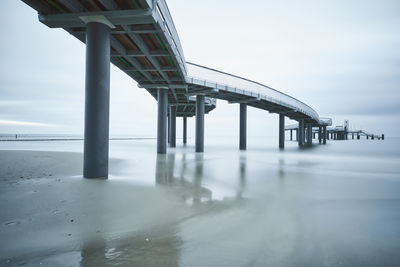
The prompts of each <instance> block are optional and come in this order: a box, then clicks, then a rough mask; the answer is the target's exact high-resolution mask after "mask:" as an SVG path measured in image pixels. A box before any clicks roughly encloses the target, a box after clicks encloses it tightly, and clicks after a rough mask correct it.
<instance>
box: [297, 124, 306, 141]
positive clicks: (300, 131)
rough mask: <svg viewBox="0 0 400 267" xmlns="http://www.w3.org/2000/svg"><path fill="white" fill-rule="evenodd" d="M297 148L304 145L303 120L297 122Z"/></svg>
mask: <svg viewBox="0 0 400 267" xmlns="http://www.w3.org/2000/svg"><path fill="white" fill-rule="evenodd" d="M297 136H298V141H299V146H302V145H303V144H304V141H303V140H304V120H299V128H298V132H297Z"/></svg>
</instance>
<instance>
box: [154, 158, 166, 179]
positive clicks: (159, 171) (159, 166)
mask: <svg viewBox="0 0 400 267" xmlns="http://www.w3.org/2000/svg"><path fill="white" fill-rule="evenodd" d="M167 178H168V172H167V155H166V154H157V159H156V184H166V183H167V181H168V179H167Z"/></svg>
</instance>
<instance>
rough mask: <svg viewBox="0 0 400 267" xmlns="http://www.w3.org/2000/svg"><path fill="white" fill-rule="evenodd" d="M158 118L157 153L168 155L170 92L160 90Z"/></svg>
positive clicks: (163, 89) (164, 89)
mask: <svg viewBox="0 0 400 267" xmlns="http://www.w3.org/2000/svg"><path fill="white" fill-rule="evenodd" d="M157 94H158V96H157V100H158V116H157V120H158V122H157V153H158V154H166V153H167V113H168V90H167V89H166V88H158V92H157Z"/></svg>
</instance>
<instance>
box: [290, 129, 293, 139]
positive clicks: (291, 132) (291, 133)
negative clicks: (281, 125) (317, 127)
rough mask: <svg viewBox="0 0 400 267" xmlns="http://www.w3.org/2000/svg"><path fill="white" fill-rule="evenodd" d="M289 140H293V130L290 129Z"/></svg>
mask: <svg viewBox="0 0 400 267" xmlns="http://www.w3.org/2000/svg"><path fill="white" fill-rule="evenodd" d="M290 141H293V130H290Z"/></svg>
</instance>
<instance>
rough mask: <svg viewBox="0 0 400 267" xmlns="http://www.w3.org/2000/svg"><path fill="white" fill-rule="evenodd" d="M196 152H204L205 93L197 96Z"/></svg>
mask: <svg viewBox="0 0 400 267" xmlns="http://www.w3.org/2000/svg"><path fill="white" fill-rule="evenodd" d="M196 152H204V95H197V96H196Z"/></svg>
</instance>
